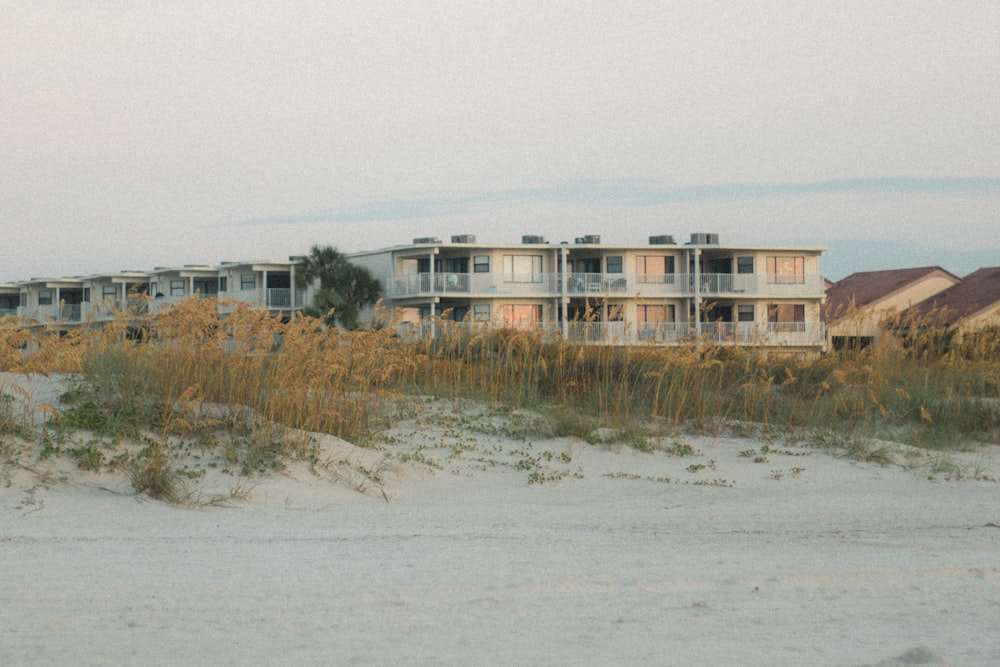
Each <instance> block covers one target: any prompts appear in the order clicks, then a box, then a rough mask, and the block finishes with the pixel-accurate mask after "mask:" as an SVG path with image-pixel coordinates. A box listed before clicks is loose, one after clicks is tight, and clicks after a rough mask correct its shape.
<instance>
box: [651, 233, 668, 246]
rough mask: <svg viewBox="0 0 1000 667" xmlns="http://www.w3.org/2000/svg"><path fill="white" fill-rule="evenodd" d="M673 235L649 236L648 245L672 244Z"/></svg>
mask: <svg viewBox="0 0 1000 667" xmlns="http://www.w3.org/2000/svg"><path fill="white" fill-rule="evenodd" d="M673 244H674V237H673V236H670V235H669V234H663V235H661V236H650V237H649V245H673Z"/></svg>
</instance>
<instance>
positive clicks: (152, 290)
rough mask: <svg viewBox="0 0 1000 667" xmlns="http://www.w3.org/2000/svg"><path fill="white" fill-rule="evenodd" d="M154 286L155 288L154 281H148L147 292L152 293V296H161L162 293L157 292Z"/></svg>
mask: <svg viewBox="0 0 1000 667" xmlns="http://www.w3.org/2000/svg"><path fill="white" fill-rule="evenodd" d="M156 288H157V284H156V281H153V282H151V283H149V293H150V294H152V295H153V296H163V295H162V294H160V293H159V292H157V291H156Z"/></svg>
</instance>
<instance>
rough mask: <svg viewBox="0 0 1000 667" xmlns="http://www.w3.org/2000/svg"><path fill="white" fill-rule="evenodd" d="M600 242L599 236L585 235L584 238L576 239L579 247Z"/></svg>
mask: <svg viewBox="0 0 1000 667" xmlns="http://www.w3.org/2000/svg"><path fill="white" fill-rule="evenodd" d="M600 242H601V235H600V234H587V235H586V236H577V237H576V243H577V244H579V245H583V244H585V243H600Z"/></svg>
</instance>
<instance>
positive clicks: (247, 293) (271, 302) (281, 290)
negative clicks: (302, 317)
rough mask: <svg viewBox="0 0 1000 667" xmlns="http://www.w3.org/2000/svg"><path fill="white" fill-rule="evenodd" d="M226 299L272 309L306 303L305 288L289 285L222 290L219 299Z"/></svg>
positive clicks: (285, 308)
mask: <svg viewBox="0 0 1000 667" xmlns="http://www.w3.org/2000/svg"><path fill="white" fill-rule="evenodd" d="M225 299H233V300H234V301H239V302H241V303H249V304H253V305H255V306H261V307H265V308H270V309H272V310H292V309H296V308H301V307H302V306H303V305H304V303H305V290H301V289H291V288H288V287H271V288H268V289H249V290H237V291H235V292H220V293H219V300H220V301H223V300H225Z"/></svg>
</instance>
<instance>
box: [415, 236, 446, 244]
mask: <svg viewBox="0 0 1000 667" xmlns="http://www.w3.org/2000/svg"><path fill="white" fill-rule="evenodd" d="M418 243H441V239H439V238H437V237H436V236H419V237H417V238H415V239H413V244H414V245H417V244H418Z"/></svg>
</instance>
